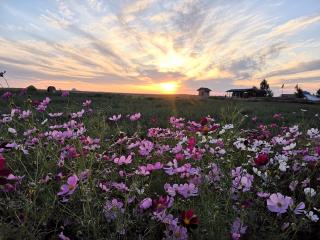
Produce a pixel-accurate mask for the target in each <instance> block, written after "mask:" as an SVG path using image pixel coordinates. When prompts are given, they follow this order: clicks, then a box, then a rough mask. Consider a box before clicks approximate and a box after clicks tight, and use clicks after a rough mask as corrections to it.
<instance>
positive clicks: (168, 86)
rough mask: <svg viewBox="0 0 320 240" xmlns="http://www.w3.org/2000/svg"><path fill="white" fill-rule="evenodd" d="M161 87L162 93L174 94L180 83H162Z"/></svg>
mask: <svg viewBox="0 0 320 240" xmlns="http://www.w3.org/2000/svg"><path fill="white" fill-rule="evenodd" d="M160 88H161V92H162V93H166V94H173V93H176V92H177V89H178V84H177V83H176V82H166V83H161V84H160Z"/></svg>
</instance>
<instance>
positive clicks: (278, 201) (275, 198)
mask: <svg viewBox="0 0 320 240" xmlns="http://www.w3.org/2000/svg"><path fill="white" fill-rule="evenodd" d="M292 204H293V200H292V198H291V197H287V196H283V195H282V194H281V193H273V194H271V195H270V197H269V198H268V199H267V207H268V209H269V211H270V212H275V213H279V214H281V213H285V212H287V209H288V207H289V206H291V205H292Z"/></svg>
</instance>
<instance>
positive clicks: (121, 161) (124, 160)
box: [113, 155, 132, 165]
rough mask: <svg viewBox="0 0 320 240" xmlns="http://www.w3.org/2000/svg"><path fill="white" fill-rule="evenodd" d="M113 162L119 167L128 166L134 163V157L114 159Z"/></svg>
mask: <svg viewBox="0 0 320 240" xmlns="http://www.w3.org/2000/svg"><path fill="white" fill-rule="evenodd" d="M113 162H114V163H116V164H118V165H122V164H125V165H128V164H130V163H132V156H131V155H129V156H128V157H126V156H121V157H120V158H115V159H113Z"/></svg>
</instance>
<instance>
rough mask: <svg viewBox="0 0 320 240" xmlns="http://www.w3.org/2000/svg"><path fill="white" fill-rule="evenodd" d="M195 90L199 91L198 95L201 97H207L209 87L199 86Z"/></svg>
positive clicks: (209, 90)
mask: <svg viewBox="0 0 320 240" xmlns="http://www.w3.org/2000/svg"><path fill="white" fill-rule="evenodd" d="M197 91H198V93H199V96H201V97H209V95H210V92H211V89H209V88H204V87H201V88H199V89H198V90H197Z"/></svg>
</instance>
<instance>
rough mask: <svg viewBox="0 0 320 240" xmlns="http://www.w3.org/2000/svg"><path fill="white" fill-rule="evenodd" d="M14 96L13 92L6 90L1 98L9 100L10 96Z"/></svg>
mask: <svg viewBox="0 0 320 240" xmlns="http://www.w3.org/2000/svg"><path fill="white" fill-rule="evenodd" d="M12 96H13V94H12V93H11V92H5V93H4V94H2V96H1V98H2V99H3V100H8V99H9V98H11V97H12Z"/></svg>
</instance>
